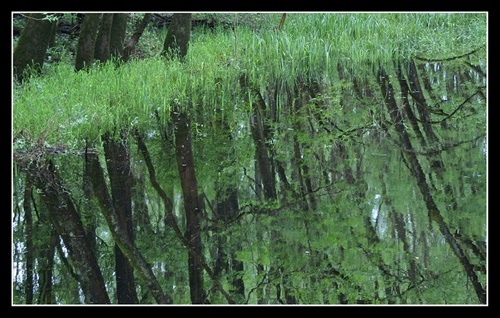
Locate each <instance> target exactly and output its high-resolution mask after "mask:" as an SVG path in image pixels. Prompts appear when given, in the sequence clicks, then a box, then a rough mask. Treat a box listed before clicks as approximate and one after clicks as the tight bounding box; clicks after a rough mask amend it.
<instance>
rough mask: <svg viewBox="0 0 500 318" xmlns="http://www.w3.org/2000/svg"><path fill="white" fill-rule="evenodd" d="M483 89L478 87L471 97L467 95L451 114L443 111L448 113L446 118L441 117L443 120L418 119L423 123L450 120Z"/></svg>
mask: <svg viewBox="0 0 500 318" xmlns="http://www.w3.org/2000/svg"><path fill="white" fill-rule="evenodd" d="M480 92H481V91H480V90H479V89H478V90H477V91H476V92H474V94H472V95H470V96H469V97H467V98H466V99H465V100H464V101H463V102H462V103H461V104H460V105H458V107H457V108H455V110H454V111H452V112H451V113H450V114H449V115H446V114H445V113H443V114H444V115H446V117H445V118H443V119H441V120H436V121H424V120H421V119H418V118H416V119H417V121H419V122H421V123H424V124H440V123H442V122H444V121H445V120H448V119H449V118H451V117H452V116H453V115H455V113H456V112H458V111H459V110H460V109H461V108H462V107H463V106H464V105H465V104H466V103H468V102H469V101H470V100H471V99H472V97H474V96H476V94H479V93H480Z"/></svg>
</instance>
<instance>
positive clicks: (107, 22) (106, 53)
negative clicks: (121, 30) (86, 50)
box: [94, 13, 114, 63]
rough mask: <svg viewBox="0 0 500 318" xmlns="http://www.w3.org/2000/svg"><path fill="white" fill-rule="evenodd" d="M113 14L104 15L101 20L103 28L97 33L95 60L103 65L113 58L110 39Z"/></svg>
mask: <svg viewBox="0 0 500 318" xmlns="http://www.w3.org/2000/svg"><path fill="white" fill-rule="evenodd" d="M113 15H114V14H113V13H104V14H103V15H102V19H101V26H100V28H99V32H98V33H97V38H96V42H95V52H94V58H95V59H96V60H98V61H100V62H101V63H105V62H106V61H107V60H109V59H110V57H111V51H110V38H111V28H112V26H113Z"/></svg>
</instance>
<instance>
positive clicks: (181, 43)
mask: <svg viewBox="0 0 500 318" xmlns="http://www.w3.org/2000/svg"><path fill="white" fill-rule="evenodd" d="M191 18H192V13H175V14H174V15H173V16H172V23H171V24H170V26H169V28H168V32H167V36H166V37H165V42H164V44H163V51H162V54H163V55H164V56H174V55H177V56H179V57H181V58H182V57H184V56H185V55H186V54H187V50H188V43H189V38H190V36H191Z"/></svg>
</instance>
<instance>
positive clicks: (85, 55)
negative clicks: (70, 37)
mask: <svg viewBox="0 0 500 318" xmlns="http://www.w3.org/2000/svg"><path fill="white" fill-rule="evenodd" d="M101 15H102V13H86V14H85V18H84V20H83V25H82V30H81V31H80V37H79V38H78V49H77V51H76V57H75V69H76V70H77V71H79V70H82V69H88V68H89V67H90V66H91V65H92V63H94V53H95V43H96V36H97V29H98V28H99V20H100V19H101Z"/></svg>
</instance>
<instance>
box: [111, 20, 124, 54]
mask: <svg viewBox="0 0 500 318" xmlns="http://www.w3.org/2000/svg"><path fill="white" fill-rule="evenodd" d="M127 19H128V13H115V14H113V24H112V25H111V36H110V38H109V51H110V54H111V56H112V57H113V56H114V57H122V56H123V48H124V44H125V33H126V31H127Z"/></svg>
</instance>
